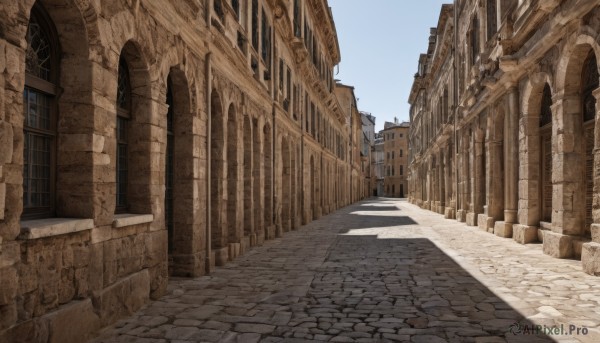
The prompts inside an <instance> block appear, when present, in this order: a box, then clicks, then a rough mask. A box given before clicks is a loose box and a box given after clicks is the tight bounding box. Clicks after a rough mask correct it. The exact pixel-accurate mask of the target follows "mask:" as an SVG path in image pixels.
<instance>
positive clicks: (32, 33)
mask: <svg viewBox="0 0 600 343" xmlns="http://www.w3.org/2000/svg"><path fill="white" fill-rule="evenodd" d="M27 43H28V44H27V52H26V54H27V55H26V57H25V71H26V72H27V73H28V74H30V75H34V76H37V77H39V78H40V79H44V80H46V81H50V66H51V56H52V49H51V45H50V39H49V37H48V33H47V32H46V31H45V30H43V29H42V27H41V26H40V23H39V22H38V18H37V16H36V15H32V16H31V19H30V20H29V26H28V27H27Z"/></svg>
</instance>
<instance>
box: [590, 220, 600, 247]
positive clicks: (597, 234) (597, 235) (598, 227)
mask: <svg viewBox="0 0 600 343" xmlns="http://www.w3.org/2000/svg"><path fill="white" fill-rule="evenodd" d="M590 230H591V231H592V242H596V243H600V224H592V227H591V229H590Z"/></svg>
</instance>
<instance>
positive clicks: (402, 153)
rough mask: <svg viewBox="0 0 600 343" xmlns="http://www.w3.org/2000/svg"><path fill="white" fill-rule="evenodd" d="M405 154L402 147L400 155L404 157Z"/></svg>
mask: <svg viewBox="0 0 600 343" xmlns="http://www.w3.org/2000/svg"><path fill="white" fill-rule="evenodd" d="M403 155H404V151H403V150H402V149H400V157H402V156H403Z"/></svg>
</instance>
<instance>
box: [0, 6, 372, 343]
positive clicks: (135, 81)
mask: <svg viewBox="0 0 600 343" xmlns="http://www.w3.org/2000/svg"><path fill="white" fill-rule="evenodd" d="M339 61H340V52H339V47H338V42H337V37H336V30H335V25H334V23H333V19H332V16H331V12H330V9H329V7H328V4H327V1H326V0H322V1H301V0H293V1H292V0H290V1H271V0H239V1H224V0H205V1H202V0H197V1H190V0H176V1H161V2H156V1H139V0H107V1H96V0H92V1H90V0H81V1H75V0H58V1H49V0H38V1H34V0H24V1H8V2H4V4H3V5H0V142H1V146H2V149H0V280H2V287H0V341H2V342H5V341H6V342H80V341H85V340H86V339H87V338H89V337H90V335H92V334H93V332H95V331H96V330H98V329H99V328H101V327H103V326H106V325H108V324H110V323H113V322H114V321H115V320H117V319H118V318H119V317H122V316H124V315H127V314H130V313H132V312H133V311H135V310H137V309H138V308H140V307H141V306H142V305H143V304H144V303H146V302H148V301H149V299H156V298H157V297H159V296H160V295H162V294H164V292H165V290H166V285H167V281H168V278H169V276H171V275H173V276H186V277H193V276H200V275H203V274H206V273H209V272H210V271H211V270H212V269H213V268H214V266H215V265H222V264H224V263H226V262H227V261H230V260H233V259H235V258H236V256H238V255H239V254H242V253H243V252H244V251H246V250H247V249H249V248H250V247H252V246H254V245H257V244H261V243H262V242H263V241H264V240H266V239H273V238H275V237H278V236H280V235H282V234H283V233H284V232H286V231H289V230H293V229H295V228H297V227H298V226H300V225H301V224H303V223H307V222H309V221H311V220H313V219H315V218H318V217H320V216H322V215H324V214H327V213H329V212H331V211H333V210H335V209H337V208H339V207H342V206H344V205H347V204H349V203H350V202H352V201H355V200H358V199H360V198H361V197H362V196H363V194H362V193H361V192H358V191H356V192H355V193H351V191H349V190H350V189H351V187H349V185H350V184H351V182H354V184H356V186H355V188H356V189H357V190H358V189H359V186H358V185H360V184H362V183H363V182H364V181H362V180H360V177H361V175H360V173H359V172H360V164H359V160H353V156H355V155H357V154H360V151H359V150H360V142H358V141H357V142H355V143H356V144H349V140H350V139H352V137H354V136H356V134H355V133H354V131H355V130H356V128H355V127H354V128H353V127H352V126H351V125H350V122H349V121H348V120H349V118H350V117H349V116H348V113H347V112H346V111H345V110H344V108H343V107H342V106H341V105H340V101H339V100H338V98H337V97H336V94H335V92H334V90H335V88H336V85H335V82H334V81H333V77H332V76H333V66H334V65H336V64H337V63H338V62H339ZM358 122H360V117H359V119H358ZM358 130H360V128H358ZM352 176H354V177H355V179H354V180H353V181H352Z"/></svg>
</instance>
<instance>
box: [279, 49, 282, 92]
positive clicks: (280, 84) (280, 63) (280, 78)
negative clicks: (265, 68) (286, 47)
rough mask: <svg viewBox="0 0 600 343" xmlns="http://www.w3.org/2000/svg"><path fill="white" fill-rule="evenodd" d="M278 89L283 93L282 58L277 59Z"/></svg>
mask: <svg viewBox="0 0 600 343" xmlns="http://www.w3.org/2000/svg"><path fill="white" fill-rule="evenodd" d="M279 91H281V92H282V93H283V59H282V58H280V59H279Z"/></svg>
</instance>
